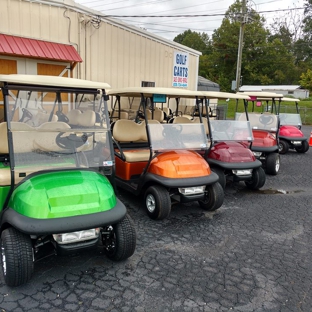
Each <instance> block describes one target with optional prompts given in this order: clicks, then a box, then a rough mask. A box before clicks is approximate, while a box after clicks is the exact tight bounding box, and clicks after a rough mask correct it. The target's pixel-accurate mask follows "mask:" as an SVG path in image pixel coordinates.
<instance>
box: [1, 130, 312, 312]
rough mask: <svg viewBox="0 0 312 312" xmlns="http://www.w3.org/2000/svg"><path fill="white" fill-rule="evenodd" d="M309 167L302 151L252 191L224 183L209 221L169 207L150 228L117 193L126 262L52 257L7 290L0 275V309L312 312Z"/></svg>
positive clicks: (138, 207)
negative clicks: (125, 219)
mask: <svg viewBox="0 0 312 312" xmlns="http://www.w3.org/2000/svg"><path fill="white" fill-rule="evenodd" d="M311 131H312V127H310V126H305V127H303V132H304V133H305V134H306V135H307V136H308V137H309V136H310V133H311ZM311 160H312V148H311V149H310V150H309V151H308V152H307V153H306V154H298V153H297V152H294V151H290V152H289V153H288V154H286V155H281V169H280V172H279V174H278V175H277V176H267V180H266V183H265V185H264V187H263V188H262V189H261V190H259V191H250V190H247V189H246V188H245V186H244V184H243V183H242V182H240V183H235V184H232V183H230V184H228V185H227V186H226V190H225V200H224V204H223V206H222V207H221V208H220V209H218V210H217V211H216V212H214V213H210V212H205V211H203V210H202V209H201V208H200V207H199V206H198V204H197V203H189V204H177V205H175V206H173V208H172V211H171V214H170V216H169V218H168V219H165V220H163V221H153V220H151V219H149V218H148V216H147V215H146V213H145V211H144V209H143V203H142V201H143V199H142V198H137V197H134V196H133V195H132V194H129V193H126V192H123V191H120V192H119V197H120V199H121V200H122V201H123V202H124V203H125V204H126V206H127V208H128V211H129V214H130V216H131V217H132V218H133V220H134V223H135V227H136V230H137V248H136V251H135V253H134V255H133V256H132V257H131V258H130V259H128V260H127V261H124V262H113V261H110V260H109V259H107V258H106V257H105V256H104V255H103V253H102V250H101V248H99V249H97V250H95V251H94V252H88V253H81V254H75V255H72V256H52V257H49V258H45V259H43V260H41V261H40V262H38V263H36V264H35V272H34V275H33V277H32V279H31V280H30V281H29V282H28V283H27V284H26V285H23V286H20V287H16V288H10V287H7V286H6V285H5V284H4V281H3V277H2V274H0V311H12V312H17V311H19V312H20V311H32V312H37V311H38V312H39V311H40V312H42V311H55V312H56V311H76V312H80V311H90V312H92V311H103V312H104V311H105V312H106V311H110V312H118V311H125V312H126V311H131V312H132V311H137V312H167V311H168V312H170V311H179V312H180V311H190V312H197V311H209V312H210V311H212V312H215V311H239V312H256V311H257V312H262V311H270V312H277V311H281V312H282V311H283V312H284V311H285V312H286V311H289V312H294V311H298V312H299V311H300V312H301V311H302V312H307V311H312V187H311V183H312V161H311Z"/></svg>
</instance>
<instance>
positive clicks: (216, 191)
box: [198, 182, 224, 211]
mask: <svg viewBox="0 0 312 312" xmlns="http://www.w3.org/2000/svg"><path fill="white" fill-rule="evenodd" d="M223 200H224V191H223V188H222V186H221V185H220V183H219V182H216V183H214V184H212V185H207V186H206V195H205V199H204V200H199V201H198V203H199V206H200V207H201V208H202V209H204V210H207V211H214V210H217V209H218V208H220V207H221V206H222V204H223Z"/></svg>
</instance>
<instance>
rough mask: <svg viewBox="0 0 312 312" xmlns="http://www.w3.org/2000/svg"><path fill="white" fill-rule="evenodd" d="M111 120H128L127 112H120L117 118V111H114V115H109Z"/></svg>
mask: <svg viewBox="0 0 312 312" xmlns="http://www.w3.org/2000/svg"><path fill="white" fill-rule="evenodd" d="M113 118H119V119H129V113H128V112H120V116H119V111H114V113H113V114H112V115H111V119H113Z"/></svg>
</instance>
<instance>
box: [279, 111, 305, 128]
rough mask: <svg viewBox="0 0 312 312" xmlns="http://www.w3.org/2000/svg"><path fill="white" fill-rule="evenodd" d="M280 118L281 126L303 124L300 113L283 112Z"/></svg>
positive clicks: (299, 125) (298, 125)
mask: <svg viewBox="0 0 312 312" xmlns="http://www.w3.org/2000/svg"><path fill="white" fill-rule="evenodd" d="M279 118H280V125H281V126H296V127H301V126H302V122H301V117H300V114H286V113H281V114H279Z"/></svg>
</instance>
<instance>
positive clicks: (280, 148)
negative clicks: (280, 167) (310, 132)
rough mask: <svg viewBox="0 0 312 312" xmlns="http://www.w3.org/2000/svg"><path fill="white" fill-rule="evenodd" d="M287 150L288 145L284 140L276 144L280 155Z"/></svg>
mask: <svg viewBox="0 0 312 312" xmlns="http://www.w3.org/2000/svg"><path fill="white" fill-rule="evenodd" d="M288 150H289V145H288V143H287V142H286V141H284V140H279V143H278V152H279V153H280V154H286V153H287V152H288Z"/></svg>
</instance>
